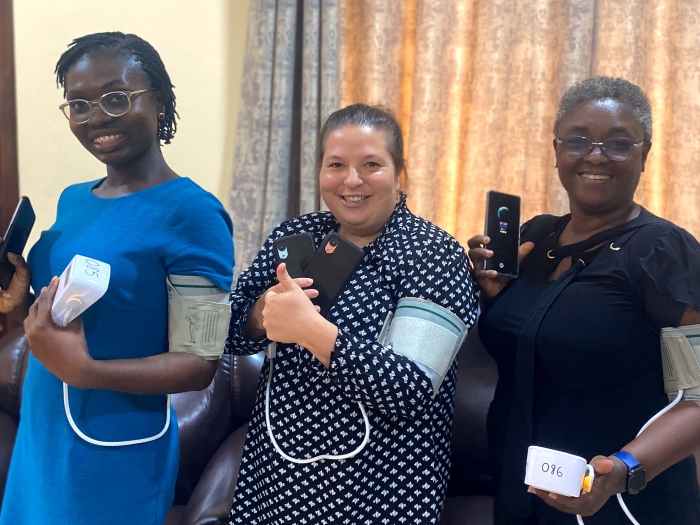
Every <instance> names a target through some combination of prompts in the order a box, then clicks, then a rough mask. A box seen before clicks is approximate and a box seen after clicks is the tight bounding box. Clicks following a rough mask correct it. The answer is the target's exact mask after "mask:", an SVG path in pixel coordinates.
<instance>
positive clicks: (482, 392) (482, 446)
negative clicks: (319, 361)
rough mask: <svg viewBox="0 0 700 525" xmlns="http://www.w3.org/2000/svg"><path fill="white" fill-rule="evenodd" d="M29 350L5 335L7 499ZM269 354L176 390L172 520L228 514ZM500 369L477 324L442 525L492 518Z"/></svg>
mask: <svg viewBox="0 0 700 525" xmlns="http://www.w3.org/2000/svg"><path fill="white" fill-rule="evenodd" d="M27 355H28V349H27V343H26V339H25V338H24V336H23V333H22V331H21V329H18V330H15V331H14V332H11V333H10V334H8V335H7V336H5V337H4V338H3V339H1V340H0V505H1V504H2V499H1V498H2V493H3V491H4V486H5V479H6V476H7V468H8V463H9V459H10V454H11V452H12V445H13V443H14V439H15V434H16V430H17V422H18V420H19V407H20V402H21V385H22V379H23V376H24V371H25V368H26V360H27ZM262 359H263V358H262V355H256V356H251V357H232V356H224V357H223V358H222V359H221V362H220V365H219V369H218V371H217V373H216V376H215V377H214V380H213V381H212V383H211V385H209V387H208V388H207V389H206V390H202V391H200V392H187V393H183V394H177V395H175V396H173V399H172V402H173V406H174V407H175V411H176V413H177V417H178V425H179V432H180V439H181V456H180V471H179V474H178V479H177V486H176V489H175V502H174V505H173V508H172V510H171V511H170V513H169V515H168V518H167V520H166V525H204V524H218V523H226V521H219V520H220V518H222V517H225V516H227V515H228V511H229V508H230V504H231V500H232V498H233V491H234V489H235V480H236V478H237V476H238V468H239V464H240V457H241V453H242V449H243V443H244V441H245V432H246V430H247V425H246V422H247V421H248V420H249V418H250V415H251V411H252V407H253V403H254V400H255V389H256V386H257V383H258V377H259V370H260V366H261V365H262ZM496 378H497V374H496V370H495V366H494V364H493V361H492V360H491V359H490V358H489V357H488V356H487V355H486V353H485V352H484V350H483V348H481V345H480V344H479V342H478V337H476V331H475V330H474V331H472V333H471V334H470V336H469V338H468V339H467V342H466V343H465V345H464V347H463V348H462V350H461V353H460V368H459V381H458V387H457V404H456V409H455V425H454V431H453V436H452V448H453V467H452V478H451V482H450V487H449V493H448V498H447V503H446V507H445V512H444V517H443V520H442V522H441V525H486V524H490V523H492V520H491V509H492V498H491V496H490V494H491V486H490V477H489V474H488V459H487V448H486V430H485V421H486V411H487V409H488V405H489V403H490V401H491V397H492V395H493V388H494V385H495V382H496Z"/></svg>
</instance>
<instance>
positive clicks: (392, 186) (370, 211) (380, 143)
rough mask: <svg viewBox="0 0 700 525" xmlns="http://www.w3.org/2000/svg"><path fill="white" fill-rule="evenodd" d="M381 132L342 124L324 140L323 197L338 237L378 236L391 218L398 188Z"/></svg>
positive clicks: (367, 237)
mask: <svg viewBox="0 0 700 525" xmlns="http://www.w3.org/2000/svg"><path fill="white" fill-rule="evenodd" d="M399 175H400V174H399V173H396V169H395V167H394V163H393V162H392V159H391V155H390V154H389V152H388V151H387V149H386V135H385V132H384V131H381V130H375V129H372V128H369V127H357V126H346V127H343V128H339V129H336V130H335V131H333V132H331V133H330V134H329V135H328V137H327V138H326V143H325V152H324V156H323V161H322V163H321V170H320V174H319V183H320V188H321V197H322V198H323V200H324V202H325V203H326V205H327V206H328V209H329V210H330V211H331V213H332V214H333V216H334V217H335V218H336V219H337V220H338V222H339V223H340V229H339V233H340V234H341V235H344V236H347V237H356V238H361V239H365V240H367V241H368V242H369V241H370V240H373V239H374V238H376V237H378V236H379V234H380V233H381V232H382V229H383V228H384V225H385V224H386V223H387V221H388V220H389V218H390V217H391V213H392V212H393V210H394V205H395V204H396V195H397V192H398V190H399Z"/></svg>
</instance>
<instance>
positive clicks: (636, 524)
mask: <svg viewBox="0 0 700 525" xmlns="http://www.w3.org/2000/svg"><path fill="white" fill-rule="evenodd" d="M681 399H683V390H679V391H678V395H676V399H674V400H673V402H671V403H670V404H669V405H668V406H666V407H665V408H664V409H663V410H660V411H659V412H658V413H657V414H656V415H655V416H654V417H652V418H651V419H650V420H649V421H647V422H646V423H644V426H643V427H642V429H641V430H640V431H639V432H637V437H639V434H641V433H642V432H644V431H645V430H646V429H647V428H649V425H651V424H652V423H653V422H654V421H656V420H657V419H659V418H660V417H661V416H663V415H664V414H665V413H666V412H668V411H669V410H671V409H672V408H673V407H675V406H676V405H677V404H678V403H680V401H681ZM617 502H618V503H619V504H620V507H621V508H622V511H623V512H624V513H625V514H626V515H627V517H628V518H629V520H630V521H631V522H632V525H639V522H638V521H637V520H636V519H635V518H634V516H632V513H631V512H630V509H628V508H627V505H625V501H624V500H623V499H622V494H618V495H617ZM576 519H577V520H578V524H579V525H583V518H582V517H581V516H579V515H578V514H577V515H576Z"/></svg>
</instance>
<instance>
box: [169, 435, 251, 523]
mask: <svg viewBox="0 0 700 525" xmlns="http://www.w3.org/2000/svg"><path fill="white" fill-rule="evenodd" d="M247 433H248V425H247V424H246V425H243V426H242V427H240V428H238V430H236V431H235V432H234V433H233V434H231V435H230V436H229V437H228V438H227V439H226V441H224V442H223V443H222V444H221V446H220V447H219V448H218V449H217V451H216V452H215V453H214V455H213V456H212V458H211V459H210V460H209V463H208V464H207V467H206V468H205V469H204V472H203V473H202V477H201V478H200V479H199V482H198V483H197V486H196V487H195V488H194V491H193V492H192V496H191V497H190V500H189V501H188V502H187V506H186V507H185V512H184V514H183V516H182V521H181V522H180V525H213V524H216V523H219V520H221V519H224V518H227V517H228V516H229V514H230V512H231V503H232V502H233V494H234V492H235V491H236V481H237V480H238V471H239V469H240V468H241V458H242V457H243V446H244V445H245V438H246V434H247Z"/></svg>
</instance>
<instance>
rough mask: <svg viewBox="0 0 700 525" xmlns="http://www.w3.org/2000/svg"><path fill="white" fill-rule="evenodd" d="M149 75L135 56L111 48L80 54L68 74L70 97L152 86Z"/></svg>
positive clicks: (67, 86)
mask: <svg viewBox="0 0 700 525" xmlns="http://www.w3.org/2000/svg"><path fill="white" fill-rule="evenodd" d="M149 85H150V82H149V79H148V75H146V73H145V72H144V71H143V68H142V67H141V63H140V62H139V61H138V60H137V59H136V58H135V57H133V56H131V55H129V54H127V53H123V52H115V51H110V50H105V51H96V52H92V53H89V54H85V55H83V56H82V57H80V58H79V59H78V60H77V61H76V62H75V64H73V65H72V66H71V68H70V69H69V70H68V73H66V82H65V88H66V96H67V97H68V98H75V97H77V96H86V97H93V96H94V97H99V96H100V95H102V94H104V93H107V92H108V91H110V90H113V89H124V90H130V91H134V90H137V89H143V88H147V87H149Z"/></svg>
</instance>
